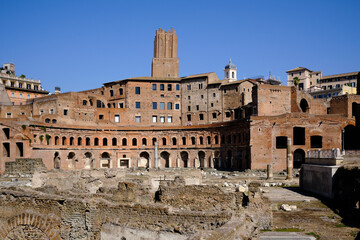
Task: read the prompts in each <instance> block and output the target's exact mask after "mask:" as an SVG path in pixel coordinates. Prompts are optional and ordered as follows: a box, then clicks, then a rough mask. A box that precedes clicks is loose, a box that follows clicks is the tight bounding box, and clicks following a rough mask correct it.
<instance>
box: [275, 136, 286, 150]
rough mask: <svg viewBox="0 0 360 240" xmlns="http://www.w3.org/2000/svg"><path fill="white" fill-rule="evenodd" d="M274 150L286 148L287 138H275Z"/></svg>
mask: <svg viewBox="0 0 360 240" xmlns="http://www.w3.org/2000/svg"><path fill="white" fill-rule="evenodd" d="M276 148H277V149H281V148H287V137H282V136H279V137H276Z"/></svg>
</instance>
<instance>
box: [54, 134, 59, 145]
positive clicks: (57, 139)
mask: <svg viewBox="0 0 360 240" xmlns="http://www.w3.org/2000/svg"><path fill="white" fill-rule="evenodd" d="M55 145H59V137H58V136H56V137H55Z"/></svg>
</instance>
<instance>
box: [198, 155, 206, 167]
mask: <svg viewBox="0 0 360 240" xmlns="http://www.w3.org/2000/svg"><path fill="white" fill-rule="evenodd" d="M198 156H199V162H200V167H201V168H204V167H205V152H204V151H199V153H198Z"/></svg>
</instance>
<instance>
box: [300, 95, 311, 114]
mask: <svg viewBox="0 0 360 240" xmlns="http://www.w3.org/2000/svg"><path fill="white" fill-rule="evenodd" d="M300 108H301V111H302V112H308V111H309V104H308V102H307V101H306V100H305V99H304V98H303V99H301V101H300Z"/></svg>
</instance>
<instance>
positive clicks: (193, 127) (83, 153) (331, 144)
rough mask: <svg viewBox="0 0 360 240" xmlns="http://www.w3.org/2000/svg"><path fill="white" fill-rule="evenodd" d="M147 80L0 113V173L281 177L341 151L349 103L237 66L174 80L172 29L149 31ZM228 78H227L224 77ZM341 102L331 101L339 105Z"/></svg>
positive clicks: (111, 84) (349, 118)
mask: <svg viewBox="0 0 360 240" xmlns="http://www.w3.org/2000/svg"><path fill="white" fill-rule="evenodd" d="M154 45H155V51H154V59H153V64H152V76H151V77H136V78H129V79H123V80H120V81H115V82H108V83H104V84H103V86H102V87H100V88H97V89H91V90H86V91H82V92H68V93H61V94H54V95H49V96H45V97H38V98H36V99H32V100H31V101H27V104H25V105H19V106H6V105H3V106H0V117H1V118H0V123H1V125H0V127H1V131H0V134H1V135H0V136H1V140H0V141H1V147H0V155H1V162H0V163H1V164H0V172H1V173H3V172H4V170H5V162H11V161H15V159H17V158H41V159H42V160H43V162H44V164H45V166H46V167H47V168H48V169H53V168H60V169H65V170H73V169H92V168H132V167H135V168H137V167H143V168H189V167H194V168H199V167H201V168H220V169H230V170H241V169H248V168H251V169H264V168H266V166H267V165H268V164H273V167H274V169H275V170H279V171H280V170H283V169H285V168H286V154H287V153H286V144H285V143H286V139H287V138H291V139H293V144H292V146H291V151H292V153H293V155H294V166H295V167H298V164H301V162H303V161H304V158H305V156H306V152H307V151H308V150H314V149H332V148H340V149H341V148H342V146H343V131H342V130H343V129H345V127H349V126H352V125H355V117H354V114H353V111H354V109H357V108H356V107H355V108H354V103H355V105H356V104H357V103H360V98H359V97H358V96H356V95H351V96H350V95H349V96H341V97H339V98H336V97H335V98H334V99H332V101H331V102H330V103H329V102H326V101H324V100H322V99H313V98H312V97H311V96H310V95H309V94H308V93H305V92H302V91H298V90H297V89H296V88H294V87H289V86H278V85H270V84H267V83H266V82H265V81H263V80H262V79H245V80H237V79H236V70H237V69H236V67H235V65H233V64H232V63H231V62H230V63H229V64H228V65H227V66H226V67H225V79H224V80H220V79H219V78H218V77H217V75H216V74H215V73H205V74H197V75H191V76H187V77H179V67H178V66H179V65H178V64H179V60H178V58H177V37H176V32H175V31H174V30H170V31H167V32H165V31H164V30H162V29H159V30H157V32H156V36H155V44H154ZM229 73H230V75H229ZM339 99H340V100H339Z"/></svg>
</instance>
